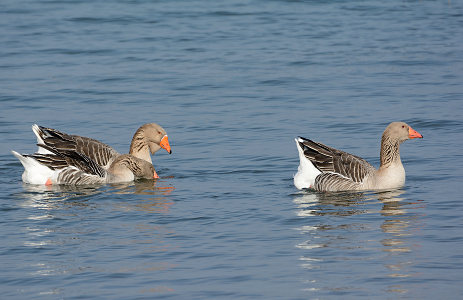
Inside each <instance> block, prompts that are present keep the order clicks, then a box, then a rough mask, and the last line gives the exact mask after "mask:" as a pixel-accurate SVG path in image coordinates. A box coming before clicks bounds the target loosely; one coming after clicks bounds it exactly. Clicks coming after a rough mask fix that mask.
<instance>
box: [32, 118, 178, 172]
mask: <svg viewBox="0 0 463 300" xmlns="http://www.w3.org/2000/svg"><path fill="white" fill-rule="evenodd" d="M32 130H33V131H34V133H35V134H36V136H37V143H38V144H42V145H46V146H49V147H52V148H54V149H56V150H57V151H67V150H69V151H74V152H77V153H81V154H84V155H86V156H87V157H89V158H90V159H92V160H94V161H95V162H96V163H97V164H99V165H100V166H103V167H105V168H109V165H110V164H111V163H112V161H113V160H114V159H116V158H117V157H118V156H119V155H120V154H119V153H118V152H117V151H116V150H114V149H113V148H112V147H110V146H108V145H106V144H104V143H102V142H100V141H98V140H95V139H92V138H88V137H83V136H78V135H70V134H66V133H63V132H61V131H58V130H56V129H52V128H46V127H42V126H38V125H34V126H32ZM161 148H164V149H165V150H166V151H167V152H169V153H172V150H171V148H170V145H169V142H168V138H167V134H166V131H165V130H164V129H163V128H162V127H161V126H159V125H158V124H155V123H149V124H145V125H143V126H141V127H140V128H139V129H138V130H137V131H136V133H135V134H134V136H133V138H132V142H131V145H130V154H132V155H133V156H135V157H138V158H141V159H144V160H146V161H148V162H150V163H152V160H151V156H150V154H154V153H155V152H157V151H158V150H159V149H161ZM40 152H42V151H41V150H40V148H39V153H40Z"/></svg>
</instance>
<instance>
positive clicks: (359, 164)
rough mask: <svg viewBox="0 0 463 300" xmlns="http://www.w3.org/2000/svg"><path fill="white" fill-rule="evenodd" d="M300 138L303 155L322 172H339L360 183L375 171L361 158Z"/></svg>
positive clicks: (342, 175)
mask: <svg viewBox="0 0 463 300" xmlns="http://www.w3.org/2000/svg"><path fill="white" fill-rule="evenodd" d="M301 139H302V140H303V141H302V142H300V145H301V147H302V149H303V150H304V155H305V157H307V159H309V160H310V161H311V162H312V164H313V165H314V166H315V167H316V168H317V169H319V170H320V171H321V172H322V173H325V172H330V173H334V174H339V175H341V177H343V178H345V179H346V178H347V179H349V180H352V181H354V182H356V183H360V182H362V181H363V179H364V178H365V176H367V175H368V174H370V173H372V172H374V171H375V168H374V167H373V166H372V165H371V164H369V163H368V162H367V161H366V160H364V159H363V158H360V157H358V156H355V155H353V154H350V153H347V152H344V151H341V150H337V149H335V148H332V147H329V146H326V145H324V144H322V143H317V142H314V141H312V140H309V139H305V138H301ZM330 176H332V175H330ZM328 177H329V176H328Z"/></svg>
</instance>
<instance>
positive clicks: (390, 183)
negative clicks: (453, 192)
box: [294, 122, 423, 192]
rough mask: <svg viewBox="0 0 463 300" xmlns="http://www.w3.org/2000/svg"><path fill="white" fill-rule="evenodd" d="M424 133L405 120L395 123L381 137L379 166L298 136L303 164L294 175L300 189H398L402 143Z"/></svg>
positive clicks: (401, 174) (402, 180) (402, 173)
mask: <svg viewBox="0 0 463 300" xmlns="http://www.w3.org/2000/svg"><path fill="white" fill-rule="evenodd" d="M414 138H423V136H422V135H421V134H420V133H418V132H417V131H415V130H414V129H412V128H411V127H410V126H409V125H408V124H406V123H404V122H392V123H391V124H389V125H388V126H387V127H386V130H384V133H383V136H382V139H381V152H380V161H381V164H380V167H379V169H376V168H375V167H373V166H372V165H371V164H369V163H368V162H367V161H366V160H364V159H362V158H360V157H358V156H355V155H352V154H349V153H347V152H344V151H341V150H337V149H335V148H331V147H328V146H326V145H324V144H322V143H317V142H314V141H312V140H309V139H305V138H302V137H299V138H297V139H296V145H297V149H298V152H299V159H300V164H299V168H298V172H297V173H296V175H295V176H294V185H295V186H296V188H298V189H305V188H309V189H314V190H316V191H321V192H336V191H358V190H382V189H393V188H399V187H401V186H403V185H404V183H405V169H404V167H403V165H402V161H401V160H400V152H399V147H400V144H401V143H402V142H404V141H406V140H408V139H414Z"/></svg>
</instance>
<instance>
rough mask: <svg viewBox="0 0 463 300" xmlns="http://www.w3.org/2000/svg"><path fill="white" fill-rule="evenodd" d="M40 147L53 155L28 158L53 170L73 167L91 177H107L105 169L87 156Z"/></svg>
mask: <svg viewBox="0 0 463 300" xmlns="http://www.w3.org/2000/svg"><path fill="white" fill-rule="evenodd" d="M38 146H39V147H42V148H44V149H46V150H48V151H50V152H52V154H39V153H36V154H31V155H27V156H29V157H32V158H34V159H35V160H37V161H38V162H40V163H41V164H43V165H45V166H47V167H49V168H50V169H52V170H57V169H63V168H67V167H73V168H75V169H77V170H80V171H82V172H83V173H86V174H89V175H96V176H98V177H101V178H104V177H105V176H106V171H105V169H103V167H101V166H100V165H98V164H97V163H96V162H95V161H94V160H92V159H91V158H89V157H88V156H86V155H85V154H82V153H78V152H75V151H72V150H59V151H58V150H57V149H55V148H53V147H50V146H47V145H42V144H38Z"/></svg>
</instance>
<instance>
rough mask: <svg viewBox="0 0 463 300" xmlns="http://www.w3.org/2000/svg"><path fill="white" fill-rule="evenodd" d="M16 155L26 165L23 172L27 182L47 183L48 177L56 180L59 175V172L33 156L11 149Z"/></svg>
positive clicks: (23, 177)
mask: <svg viewBox="0 0 463 300" xmlns="http://www.w3.org/2000/svg"><path fill="white" fill-rule="evenodd" d="M11 153H13V155H14V156H16V158H17V159H19V161H20V162H21V164H22V165H23V166H24V172H23V174H22V180H23V181H24V182H25V183H30V184H45V183H46V182H47V180H48V179H51V180H54V179H55V178H56V176H57V172H56V171H53V170H52V169H50V168H48V167H46V166H44V165H42V164H40V163H39V162H38V161H36V160H35V159H34V158H32V157H26V156H23V155H21V154H19V153H18V152H16V151H11Z"/></svg>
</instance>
